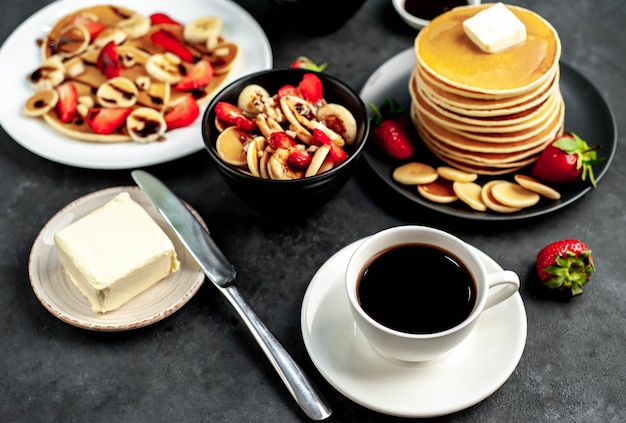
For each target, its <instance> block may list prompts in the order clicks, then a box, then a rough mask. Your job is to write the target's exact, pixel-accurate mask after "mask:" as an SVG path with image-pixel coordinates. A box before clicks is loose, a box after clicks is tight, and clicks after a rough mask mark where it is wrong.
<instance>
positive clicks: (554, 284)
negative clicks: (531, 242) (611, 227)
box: [536, 239, 595, 296]
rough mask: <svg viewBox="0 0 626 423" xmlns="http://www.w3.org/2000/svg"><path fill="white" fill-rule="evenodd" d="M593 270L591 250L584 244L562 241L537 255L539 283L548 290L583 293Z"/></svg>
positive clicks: (571, 240)
mask: <svg viewBox="0 0 626 423" xmlns="http://www.w3.org/2000/svg"><path fill="white" fill-rule="evenodd" d="M594 270H595V266H594V263H593V256H592V255H591V250H590V249H589V248H587V246H586V245H585V243H584V242H582V241H578V240H576V239H563V240H561V241H556V242H553V243H551V244H548V245H546V246H545V247H544V248H542V249H541V251H539V254H537V263H536V271H537V275H538V276H539V280H540V281H541V283H542V284H543V285H544V286H546V287H548V288H550V289H558V290H561V291H569V292H571V295H572V296H574V295H579V294H582V292H583V285H585V284H586V283H587V281H588V279H589V276H590V275H591V274H592V273H593V271H594Z"/></svg>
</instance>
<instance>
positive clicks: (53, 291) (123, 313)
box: [28, 186, 204, 332]
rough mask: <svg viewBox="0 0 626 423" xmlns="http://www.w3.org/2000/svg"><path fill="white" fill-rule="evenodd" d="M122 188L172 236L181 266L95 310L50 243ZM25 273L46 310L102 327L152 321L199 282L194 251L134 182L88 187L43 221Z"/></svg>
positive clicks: (185, 298)
mask: <svg viewBox="0 0 626 423" xmlns="http://www.w3.org/2000/svg"><path fill="white" fill-rule="evenodd" d="M121 192H128V194H129V195H130V196H131V198H132V199H133V200H134V201H136V202H137V203H138V204H139V205H140V206H142V207H143V208H144V209H145V210H146V212H148V214H149V215H150V216H151V217H152V218H153V219H154V221H155V222H156V223H157V224H158V225H159V226H160V227H161V229H163V231H164V232H165V233H166V235H167V236H168V237H169V238H170V239H171V240H172V243H173V244H174V248H175V249H176V254H177V256H178V260H179V261H180V269H179V270H178V271H177V272H175V273H172V274H171V275H169V276H168V277H166V278H165V279H163V280H161V281H159V282H158V283H156V284H155V285H154V286H152V287H150V288H148V289H147V290H145V291H144V292H142V293H141V294H139V295H138V296H136V297H135V298H133V299H131V300H130V301H128V302H127V303H125V304H123V305H122V306H120V307H119V308H118V309H116V310H113V311H110V312H107V313H97V312H95V311H93V310H92V309H91V304H90V303H89V300H88V299H87V297H85V296H84V295H83V294H82V293H81V292H80V291H79V290H78V288H77V287H76V286H75V285H74V284H73V283H72V281H71V280H70V278H69V276H68V275H67V274H66V273H65V271H64V270H63V268H62V266H61V263H60V262H59V256H58V253H57V249H56V246H55V244H54V235H55V234H56V233H57V232H58V231H59V230H61V229H63V228H64V227H66V226H68V225H70V224H71V223H72V222H74V221H76V220H78V219H80V218H81V217H83V216H86V215H87V214H89V213H91V212H92V211H94V210H96V209H98V208H100V207H102V206H103V205H105V204H106V203H107V202H109V201H110V200H111V199H112V198H113V197H115V196H116V195H117V194H119V193H121ZM187 207H189V209H190V210H191V212H192V213H193V214H194V215H195V216H196V218H198V219H199V220H200V222H202V224H203V225H204V221H203V220H202V218H201V217H200V215H198V213H197V212H196V211H195V210H194V209H193V208H191V207H190V206H189V205H187ZM28 273H29V276H30V282H31V286H32V288H33V291H34V293H35V295H36V297H37V299H38V300H39V301H40V302H41V304H42V305H43V306H44V307H45V308H46V309H47V310H48V311H49V312H50V313H52V314H53V315H54V316H56V317H57V318H59V319H60V320H62V321H64V322H66V323H68V324H70V325H73V326H77V327H80V328H83V329H88V330H93V331H101V332H117V331H125V330H131V329H137V328H140V327H144V326H148V325H151V324H153V323H156V322H158V321H160V320H162V319H164V318H166V317H168V316H170V315H171V314H173V313H175V312H176V311H177V310H179V309H180V308H181V307H183V306H184V305H185V304H186V303H187V302H188V301H189V300H190V299H191V298H192V297H193V296H194V295H195V293H196V292H197V291H198V290H199V289H200V287H201V286H202V284H203V282H204V273H202V270H201V269H200V267H199V266H198V265H197V263H196V262H195V260H194V259H193V257H191V255H189V253H188V252H187V250H186V249H185V247H184V246H183V244H182V243H181V242H180V241H179V240H178V237H177V236H176V234H175V233H174V232H173V230H172V229H171V228H170V227H169V225H168V224H167V222H165V220H164V219H163V218H162V217H161V215H160V214H159V212H158V211H157V210H156V208H154V206H153V205H152V203H151V202H150V200H148V198H147V197H146V196H145V194H144V193H143V192H142V191H141V190H140V189H139V188H138V187H136V186H127V187H113V188H105V189H102V190H100V191H95V192H92V193H90V194H87V195H85V196H83V197H81V198H79V199H77V200H75V201H73V202H71V203H70V204H68V205H67V206H65V207H64V208H63V209H61V210H60V211H59V212H58V213H56V214H55V215H54V216H53V217H52V218H51V219H50V220H49V221H48V223H46V225H44V227H43V228H42V230H41V232H40V233H39V235H38V236H37V239H36V240H35V242H34V243H33V247H32V249H31V253H30V257H29V260H28Z"/></svg>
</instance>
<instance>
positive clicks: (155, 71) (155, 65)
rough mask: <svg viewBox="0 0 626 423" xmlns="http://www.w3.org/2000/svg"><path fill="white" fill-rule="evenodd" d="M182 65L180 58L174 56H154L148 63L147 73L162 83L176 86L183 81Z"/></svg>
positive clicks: (166, 54) (160, 54) (159, 54)
mask: <svg viewBox="0 0 626 423" xmlns="http://www.w3.org/2000/svg"><path fill="white" fill-rule="evenodd" d="M180 63H181V61H180V58H179V57H178V56H176V55H174V54H168V53H163V54H162V53H158V54H153V55H152V56H150V58H149V59H148V61H147V62H146V72H148V74H149V75H150V76H151V77H153V78H154V79H157V80H159V81H161V82H167V83H168V84H176V83H177V82H179V81H180V80H181V79H183V74H182V73H181V71H180Z"/></svg>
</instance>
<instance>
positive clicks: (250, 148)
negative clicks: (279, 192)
mask: <svg viewBox="0 0 626 423" xmlns="http://www.w3.org/2000/svg"><path fill="white" fill-rule="evenodd" d="M258 147H259V145H258V144H257V142H256V140H253V141H251V142H249V143H248V144H247V145H246V148H245V149H246V162H247V163H248V170H249V171H250V174H252V176H256V177H257V178H258V177H260V176H261V171H260V169H259V148H258Z"/></svg>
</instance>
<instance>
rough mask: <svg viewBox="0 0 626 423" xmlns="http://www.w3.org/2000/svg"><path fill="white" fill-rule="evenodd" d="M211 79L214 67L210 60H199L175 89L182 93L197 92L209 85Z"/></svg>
mask: <svg viewBox="0 0 626 423" xmlns="http://www.w3.org/2000/svg"><path fill="white" fill-rule="evenodd" d="M211 78H213V66H212V65H211V63H209V61H208V60H199V61H198V62H197V63H196V64H195V65H193V67H192V68H191V70H190V71H189V73H188V74H187V75H185V76H184V77H183V79H182V80H181V81H180V82H179V83H177V84H176V85H175V87H174V88H176V89H177V90H181V91H192V90H197V89H199V88H202V87H205V86H206V85H208V83H209V82H210V81H211Z"/></svg>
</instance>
